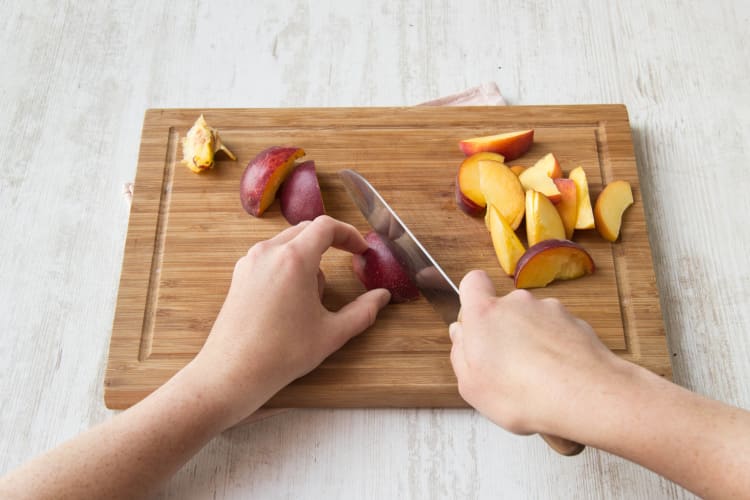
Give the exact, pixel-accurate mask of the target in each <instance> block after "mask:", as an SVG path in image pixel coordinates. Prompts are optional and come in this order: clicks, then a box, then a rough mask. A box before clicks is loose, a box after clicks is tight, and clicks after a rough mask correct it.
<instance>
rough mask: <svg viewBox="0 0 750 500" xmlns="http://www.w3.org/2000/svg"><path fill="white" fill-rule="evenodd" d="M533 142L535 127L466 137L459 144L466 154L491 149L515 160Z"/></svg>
mask: <svg viewBox="0 0 750 500" xmlns="http://www.w3.org/2000/svg"><path fill="white" fill-rule="evenodd" d="M533 142H534V129H529V130H518V131H516V132H507V133H505V134H497V135H487V136H483V137H474V138H472V139H465V140H463V141H461V142H460V143H459V144H458V145H459V147H460V148H461V151H463V152H464V154H466V155H472V154H474V153H479V152H481V151H491V152H493V153H498V154H501V155H503V156H504V157H505V159H506V160H515V159H516V158H518V157H519V156H521V155H522V154H524V153H525V152H526V151H528V150H529V148H531V144H532V143H533Z"/></svg>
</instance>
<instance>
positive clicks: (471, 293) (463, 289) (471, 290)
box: [459, 270, 495, 306]
mask: <svg viewBox="0 0 750 500" xmlns="http://www.w3.org/2000/svg"><path fill="white" fill-rule="evenodd" d="M459 294H460V296H461V305H462V306H465V305H466V304H471V303H474V302H476V301H478V300H481V299H487V298H490V297H494V296H495V285H493V284H492V280H491V279H490V277H489V276H487V273H486V272H484V271H482V270H474V271H469V272H468V273H467V274H466V276H464V279H462V280H461V285H459Z"/></svg>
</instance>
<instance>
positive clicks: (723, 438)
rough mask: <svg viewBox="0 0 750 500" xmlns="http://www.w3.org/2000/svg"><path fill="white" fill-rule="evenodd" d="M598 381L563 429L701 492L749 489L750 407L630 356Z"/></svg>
mask: <svg viewBox="0 0 750 500" xmlns="http://www.w3.org/2000/svg"><path fill="white" fill-rule="evenodd" d="M593 387H595V388H596V390H594V391H591V392H590V393H588V396H586V398H585V399H584V400H583V401H587V402H586V403H585V404H582V405H580V409H581V410H582V412H581V413H582V415H581V417H580V419H579V421H578V422H571V424H572V425H567V426H566V427H567V428H566V429H560V432H561V433H562V434H563V435H565V436H566V437H570V438H572V439H575V440H577V441H580V442H582V443H585V444H587V445H590V446H594V447H596V448H599V449H603V450H606V451H609V452H611V453H614V454H616V455H619V456H622V457H624V458H626V459H628V460H631V461H633V462H636V463H639V464H641V465H643V466H644V467H647V468H649V469H651V470H653V471H654V472H657V473H658V474H661V475H663V476H665V477H667V478H668V479H671V480H672V481H674V482H676V483H678V484H680V485H682V486H683V487H685V488H687V489H689V490H690V491H693V492H694V493H696V494H698V495H700V496H701V497H732V496H735V497H739V496H742V495H744V494H746V493H747V492H748V491H750V476H749V475H748V474H747V471H748V470H750V458H749V457H748V454H747V449H748V448H750V413H748V412H746V411H743V410H740V409H738V408H734V407H731V406H728V405H725V404H723V403H719V402H717V401H713V400H710V399H707V398H705V397H702V396H700V395H698V394H695V393H692V392H690V391H688V390H686V389H684V388H682V387H679V386H677V385H675V384H672V383H670V382H668V381H666V380H664V379H662V378H661V377H658V376H657V375H654V374H653V373H651V372H648V371H646V370H644V369H642V368H639V367H636V366H634V365H630V364H626V363H621V364H619V365H618V367H617V369H616V370H615V371H614V373H613V376H612V379H611V380H609V382H607V383H601V384H593ZM583 401H582V402H583ZM592 409H596V411H592Z"/></svg>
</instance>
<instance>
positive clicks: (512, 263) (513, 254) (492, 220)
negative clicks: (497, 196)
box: [487, 204, 526, 276]
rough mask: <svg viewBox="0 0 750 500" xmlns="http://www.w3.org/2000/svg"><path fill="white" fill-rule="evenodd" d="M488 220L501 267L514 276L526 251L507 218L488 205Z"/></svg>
mask: <svg viewBox="0 0 750 500" xmlns="http://www.w3.org/2000/svg"><path fill="white" fill-rule="evenodd" d="M487 218H488V221H489V226H490V236H492V246H493V247H494V248H495V255H497V260H498V262H499V263H500V267H502V268H503V271H505V272H506V273H507V274H508V276H513V274H514V273H515V272H516V264H517V263H518V259H520V258H521V256H522V255H523V253H524V251H525V250H526V249H525V248H524V246H523V243H521V240H519V239H518V236H516V233H515V231H513V228H512V227H510V224H508V221H506V220H505V217H503V216H501V215H500V213H499V212H498V211H497V209H496V208H495V207H494V206H493V205H492V204H489V205H487Z"/></svg>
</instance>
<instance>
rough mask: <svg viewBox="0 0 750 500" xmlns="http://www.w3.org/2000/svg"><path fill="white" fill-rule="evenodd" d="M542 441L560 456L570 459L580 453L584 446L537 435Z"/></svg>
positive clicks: (547, 435) (559, 438)
mask: <svg viewBox="0 0 750 500" xmlns="http://www.w3.org/2000/svg"><path fill="white" fill-rule="evenodd" d="M539 435H540V436H542V439H544V441H545V442H546V443H547V444H548V445H549V447H550V448H552V449H553V450H555V451H556V452H558V453H559V454H560V455H564V456H566V457H572V456H575V455H578V454H579V453H581V452H582V451H583V450H584V448H586V446H584V445H582V444H581V443H576V442H575V441H570V440H568V439H565V438H561V437H557V436H550V435H549V434H539Z"/></svg>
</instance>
